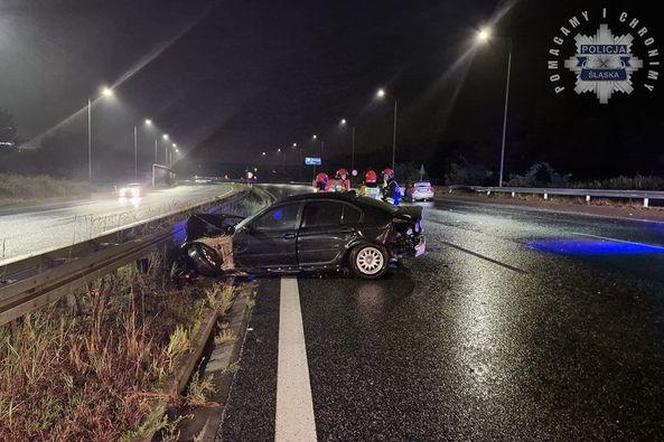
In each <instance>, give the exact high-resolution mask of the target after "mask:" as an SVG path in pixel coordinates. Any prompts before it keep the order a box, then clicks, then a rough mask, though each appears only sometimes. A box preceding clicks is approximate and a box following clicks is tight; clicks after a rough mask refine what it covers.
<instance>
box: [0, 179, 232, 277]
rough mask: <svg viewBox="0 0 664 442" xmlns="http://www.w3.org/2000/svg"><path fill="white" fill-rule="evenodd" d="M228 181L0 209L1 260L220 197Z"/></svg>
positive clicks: (0, 263)
mask: <svg viewBox="0 0 664 442" xmlns="http://www.w3.org/2000/svg"><path fill="white" fill-rule="evenodd" d="M230 190H231V185H230V184H210V185H182V186H176V187H172V188H168V189H160V190H150V191H148V192H147V193H146V194H145V195H143V196H141V197H139V198H123V199H119V198H118V197H117V196H113V195H112V194H111V193H109V194H107V195H102V196H99V197H97V198H95V199H94V200H92V199H91V200H81V201H72V202H65V203H55V204H53V203H50V204H44V205H37V206H32V207H27V208H9V209H3V210H0V265H3V264H7V263H10V262H13V261H16V260H18V259H20V258H24V257H27V256H31V255H36V254H39V253H44V252H46V251H49V250H53V249H57V248H60V247H67V246H69V245H72V244H75V243H77V242H81V241H85V240H88V239H91V238H94V237H96V236H100V235H103V234H104V233H106V232H108V231H111V230H113V229H116V228H119V227H123V226H126V225H129V224H131V223H135V222H138V221H143V220H147V219H150V218H152V217H156V216H163V215H164V214H166V213H170V212H172V211H174V210H176V209H178V208H186V207H189V206H191V205H193V204H195V203H202V202H205V201H208V200H211V199H213V198H215V197H220V196H222V195H224V194H226V193H228V192H229V191H230Z"/></svg>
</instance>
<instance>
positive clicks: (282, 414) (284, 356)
mask: <svg viewBox="0 0 664 442" xmlns="http://www.w3.org/2000/svg"><path fill="white" fill-rule="evenodd" d="M280 298H281V299H280V304H279V361H278V364H277V414H276V429H275V436H274V440H275V441H277V442H282V441H284V442H285V441H288V442H291V441H315V440H316V421H315V419H314V405H313V400H312V398H311V384H310V382H309V364H308V363H307V350H306V347H305V343H304V326H303V325H302V311H301V310H300V292H299V290H298V287H297V278H282V279H281V296H280Z"/></svg>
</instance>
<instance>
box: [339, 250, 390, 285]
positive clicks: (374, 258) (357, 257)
mask: <svg viewBox="0 0 664 442" xmlns="http://www.w3.org/2000/svg"><path fill="white" fill-rule="evenodd" d="M349 261H350V262H349V264H350V269H351V270H352V272H353V273H354V274H355V275H356V276H359V277H360V278H364V279H378V278H381V277H382V276H383V275H385V272H387V266H388V257H387V252H386V251H385V249H384V248H383V247H380V246H376V245H373V244H363V245H359V246H357V247H355V248H353V249H352V250H351V252H350V255H349Z"/></svg>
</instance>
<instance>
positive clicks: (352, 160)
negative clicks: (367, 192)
mask: <svg viewBox="0 0 664 442" xmlns="http://www.w3.org/2000/svg"><path fill="white" fill-rule="evenodd" d="M351 133H352V135H351V138H352V141H351V145H350V170H351V172H352V171H353V170H355V126H353V130H352V131H351Z"/></svg>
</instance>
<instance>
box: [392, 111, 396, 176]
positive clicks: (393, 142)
mask: <svg viewBox="0 0 664 442" xmlns="http://www.w3.org/2000/svg"><path fill="white" fill-rule="evenodd" d="M396 155H397V99H396V98H395V99H394V128H393V131H392V170H394V165H395V161H396Z"/></svg>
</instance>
